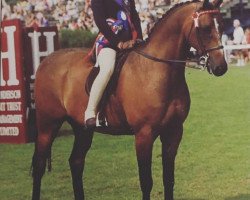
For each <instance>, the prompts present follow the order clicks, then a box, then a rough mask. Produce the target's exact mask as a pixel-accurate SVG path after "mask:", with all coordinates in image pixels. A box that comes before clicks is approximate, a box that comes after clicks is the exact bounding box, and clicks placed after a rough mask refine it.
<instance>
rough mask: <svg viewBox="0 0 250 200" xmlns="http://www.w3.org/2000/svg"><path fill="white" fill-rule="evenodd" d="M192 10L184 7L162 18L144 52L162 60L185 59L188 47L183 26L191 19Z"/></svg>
mask: <svg viewBox="0 0 250 200" xmlns="http://www.w3.org/2000/svg"><path fill="white" fill-rule="evenodd" d="M192 10H193V8H192V7H191V6H184V7H183V8H179V9H178V10H176V11H174V12H173V13H172V14H171V13H170V14H169V16H166V17H165V18H163V19H162V20H161V21H160V22H159V23H158V24H156V27H155V28H154V30H153V32H152V34H151V36H150V38H149V42H148V43H147V45H146V46H145V48H144V51H145V52H147V53H149V54H151V55H154V56H157V57H159V58H162V59H171V60H174V59H175V60H183V59H186V55H187V52H188V50H189V45H187V43H186V39H185V35H184V31H183V30H184V29H183V26H184V24H185V22H186V20H188V18H190V19H191V13H192ZM190 28H191V27H190Z"/></svg>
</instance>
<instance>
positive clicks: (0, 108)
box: [0, 102, 6, 111]
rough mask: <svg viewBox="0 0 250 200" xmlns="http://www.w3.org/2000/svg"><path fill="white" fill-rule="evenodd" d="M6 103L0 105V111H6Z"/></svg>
mask: <svg viewBox="0 0 250 200" xmlns="http://www.w3.org/2000/svg"><path fill="white" fill-rule="evenodd" d="M5 110H6V109H5V102H3V103H0V111H5Z"/></svg>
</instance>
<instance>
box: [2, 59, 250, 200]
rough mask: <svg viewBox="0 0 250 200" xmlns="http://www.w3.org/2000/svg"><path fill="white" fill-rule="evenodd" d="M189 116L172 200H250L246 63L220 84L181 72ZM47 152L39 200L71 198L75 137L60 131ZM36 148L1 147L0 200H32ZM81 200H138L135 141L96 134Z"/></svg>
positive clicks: (158, 168) (158, 191)
mask: <svg viewBox="0 0 250 200" xmlns="http://www.w3.org/2000/svg"><path fill="white" fill-rule="evenodd" d="M186 78H187V83H188V87H189V90H190V96H191V109H190V113H189V116H188V118H187V120H186V122H185V124H184V135H183V139H182V142H181V144H180V149H179V151H178V155H177V158H176V178H175V192H174V193H175V199H176V200H249V199H250V156H249V152H250V145H249V144H250V104H249V102H250V92H249V91H250V64H248V65H246V66H245V67H236V66H233V65H231V66H229V69H228V72H227V73H226V74H225V75H224V76H222V77H219V78H216V77H214V76H211V75H209V74H208V73H206V72H204V71H200V70H196V69H192V68H187V69H186ZM60 134H61V136H60V137H57V138H56V140H55V142H54V145H53V147H52V172H50V173H48V172H46V173H45V176H44V178H43V181H42V190H41V196H42V197H43V198H42V199H44V200H51V199H53V200H57V199H58V200H59V199H60V200H69V199H73V198H74V195H73V189H72V181H71V174H70V168H69V164H68V158H69V156H70V153H71V149H72V144H73V136H72V134H71V130H70V127H69V126H68V125H67V124H64V126H63V128H62V129H61V132H60ZM33 151H34V144H33V143H29V144H22V145H10V144H1V145H0V160H1V164H0V171H1V173H0V180H1V187H0V194H1V200H26V199H31V193H32V177H31V176H30V175H29V172H30V166H31V158H32V154H33ZM152 171H153V180H154V186H153V190H152V193H151V197H152V199H153V200H158V199H159V200H160V199H163V196H164V194H163V192H162V191H163V185H162V164H161V145H160V141H159V139H157V140H156V142H155V145H154V152H153V165H152ZM84 180H85V185H84V186H85V196H86V199H92V200H100V199H101V200H117V199H124V200H126V199H127V200H138V199H140V198H141V192H140V189H139V180H138V171H137V162H136V156H135V150H134V137H133V136H110V135H102V134H98V133H96V134H95V135H94V140H93V144H92V147H91V149H90V151H89V153H88V155H87V158H86V165H85V171H84Z"/></svg>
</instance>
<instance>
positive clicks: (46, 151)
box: [32, 121, 62, 200]
mask: <svg viewBox="0 0 250 200" xmlns="http://www.w3.org/2000/svg"><path fill="white" fill-rule="evenodd" d="M45 124H46V125H44V126H40V125H39V127H38V135H37V139H36V144H35V152H34V155H33V158H32V166H33V173H32V175H33V192H32V200H39V199H40V188H41V179H42V176H43V174H44V172H45V168H46V159H48V158H49V157H50V151H51V145H52V142H53V140H54V138H55V136H56V133H57V132H58V130H59V128H60V127H61V125H62V121H53V122H52V121H51V122H50V123H45Z"/></svg>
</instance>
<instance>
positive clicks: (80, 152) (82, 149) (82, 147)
mask: <svg viewBox="0 0 250 200" xmlns="http://www.w3.org/2000/svg"><path fill="white" fill-rule="evenodd" d="M70 124H71V126H72V128H73V130H74V134H75V141H74V146H73V149H72V152H71V155H70V158H69V164H70V169H71V175H72V183H73V189H74V196H75V199H76V200H83V199H84V190H83V181H82V177H83V170H84V163H85V157H86V154H87V152H88V150H89V149H90V147H91V144H92V138H93V131H88V132H87V131H86V130H84V128H83V126H81V125H79V124H77V123H74V122H70Z"/></svg>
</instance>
